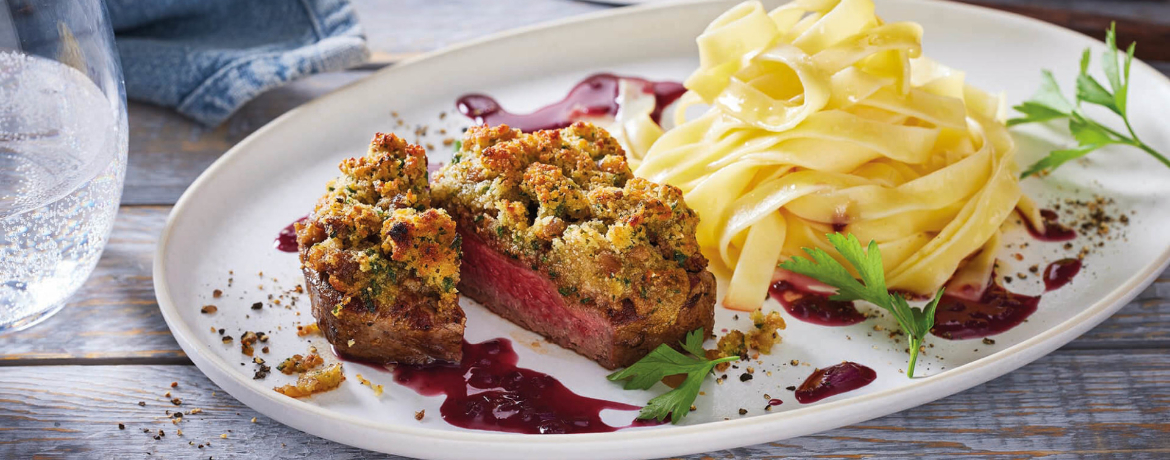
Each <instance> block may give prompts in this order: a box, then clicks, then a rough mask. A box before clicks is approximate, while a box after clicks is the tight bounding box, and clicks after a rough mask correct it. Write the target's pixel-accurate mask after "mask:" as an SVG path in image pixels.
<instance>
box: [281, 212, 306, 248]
mask: <svg viewBox="0 0 1170 460" xmlns="http://www.w3.org/2000/svg"><path fill="white" fill-rule="evenodd" d="M306 220H309V216H305V217H302V218H300V219H297V220H296V221H295V222H293V223H291V224H288V226H287V227H284V228H282V229H281V230H280V233H278V234H277V235H276V240H274V241H273V242H272V247H274V248H276V250H277V251H283V252H297V228H296V225H297V223H299V222H304V221H306Z"/></svg>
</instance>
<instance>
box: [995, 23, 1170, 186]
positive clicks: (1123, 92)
mask: <svg viewBox="0 0 1170 460" xmlns="http://www.w3.org/2000/svg"><path fill="white" fill-rule="evenodd" d="M1116 31H1117V24H1113V25H1110V26H1109V30H1107V31H1106V32H1105V54H1104V55H1103V56H1102V60H1101V68H1102V70H1103V71H1104V72H1105V78H1106V80H1107V81H1108V82H1109V88H1110V89H1105V87H1104V86H1102V85H1101V83H1100V82H1098V81H1097V79H1096V78H1093V77H1092V76H1090V75H1089V73H1088V70H1089V60H1090V54H1091V53H1090V51H1089V49H1088V48H1085V52H1084V54H1082V55H1081V73H1080V74H1079V75H1077V91H1076V104H1073V103H1070V102H1069V101H1068V99H1065V97H1064V96H1063V95H1061V94H1060V87H1059V86H1057V84H1056V79H1055V78H1053V77H1052V72H1050V71H1047V70H1045V71H1043V73H1042V75H1041V79H1040V89H1038V90H1036V95H1034V96H1032V99H1029V100H1028V101H1025V102H1024V103H1022V104H1020V105H1017V106H1015V107H1013V108H1014V109H1015V110H1016V111H1017V112H1020V113H1022V114H1023V115H1024V116H1022V117H1018V118H1012V119H1010V120H1008V122H1007V125H1008V126H1015V125H1020V124H1024V123H1033V122H1042V121H1052V120H1063V119H1068V130H1069V132H1071V133H1072V135H1073V138H1075V139H1076V140H1077V146H1076V147H1074V148H1069V149H1062V150H1054V151H1052V152H1049V153H1048V156H1046V157H1044V158H1043V159H1041V160H1040V161H1037V162H1036V163H1035V164H1033V165H1032V166H1029V167H1028V169H1026V170H1024V172H1023V173H1021V174H1020V178H1021V179H1023V178H1025V177H1028V176H1031V175H1033V174H1036V173H1039V172H1041V171H1045V170H1047V171H1052V170H1055V169H1056V168H1058V167H1060V165H1062V164H1064V163H1065V162H1067V161H1070V160H1075V159H1077V158H1080V157H1083V156H1085V155H1088V154H1089V152H1092V151H1094V150H1097V149H1099V148H1101V147H1104V146H1107V145H1112V144H1120V145H1128V146H1132V147H1137V148H1139V149H1142V150H1143V151H1145V152H1146V153H1149V154H1150V155H1152V156H1153V157H1154V158H1157V159H1158V161H1161V162H1162V164H1164V165H1166V166H1168V167H1170V159H1167V158H1166V156H1165V155H1162V154H1161V153H1158V151H1156V150H1154V148H1153V147H1150V146H1149V145H1147V144H1146V143H1145V142H1142V141H1141V139H1139V138H1138V135H1137V133H1135V132H1134V130H1133V126H1132V125H1130V122H1129V115H1128V112H1127V99H1128V96H1129V66H1130V64H1131V63H1132V62H1133V51H1134V49H1135V48H1136V45H1137V43H1130V45H1129V48H1128V49H1127V50H1126V52H1125V56H1124V57H1123V58H1124V60H1123V62H1122V63H1121V64H1119V63H1118V59H1119V56H1118V53H1117V33H1116ZM1110 90H1112V91H1110ZM1082 103H1088V104H1093V105H1099V106H1101V107H1105V108H1107V109H1109V110H1110V111H1112V112H1113V113H1116V114H1117V115H1119V116H1120V117H1121V119H1122V121H1124V122H1125V129H1126V130H1127V131H1129V135H1128V136H1126V135H1125V134H1122V133H1119V132H1117V131H1114V130H1112V129H1109V128H1108V127H1106V126H1104V125H1102V124H1100V123H1097V122H1096V121H1093V120H1090V119H1089V118H1088V117H1087V116H1086V115H1085V113H1084V112H1083V111H1082V110H1081V104H1082Z"/></svg>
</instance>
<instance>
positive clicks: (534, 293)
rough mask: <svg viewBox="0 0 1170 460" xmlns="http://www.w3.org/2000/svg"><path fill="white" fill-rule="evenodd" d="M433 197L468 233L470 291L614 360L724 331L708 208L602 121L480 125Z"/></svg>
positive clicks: (568, 343)
mask: <svg viewBox="0 0 1170 460" xmlns="http://www.w3.org/2000/svg"><path fill="white" fill-rule="evenodd" d="M432 196H433V198H434V199H435V202H436V204H437V205H439V206H441V207H443V208H444V209H446V210H447V212H448V213H449V214H450V215H451V216H453V217H454V218H455V219H456V221H457V222H458V228H459V232H460V233H461V234H462V235H463V239H464V243H465V244H464V258H465V259H464V263H463V266H462V273H461V277H462V282H461V283H460V284H459V289H460V291H461V292H463V293H464V294H466V295H468V296H470V297H472V298H474V299H476V300H477V301H479V302H480V303H482V304H484V305H485V306H486V307H488V308H489V309H491V310H492V311H494V312H496V313H497V314H499V315H501V316H503V317H505V318H507V319H509V320H511V321H513V322H515V323H517V324H519V325H520V326H522V327H525V328H527V329H529V330H532V331H534V332H537V333H540V334H542V335H544V336H546V337H548V338H549V339H550V340H552V341H554V342H556V343H558V344H560V345H562V346H565V347H567V348H570V349H573V350H575V351H577V352H578V353H581V354H582V355H584V356H586V357H589V358H591V359H594V360H596V361H597V362H598V363H600V364H601V365H603V366H605V367H607V368H615V367H621V366H626V365H628V364H631V363H633V362H634V361H636V360H638V359H639V358H641V357H642V356H643V355H645V354H646V353H647V352H649V351H650V350H652V349H654V348H655V347H657V346H658V345H660V344H662V343H668V344H672V345H673V344H676V343H678V341H680V340H681V339H682V338H683V337H684V336H685V335H686V333H687V332H689V331H692V330H695V329H699V328H702V329H703V330H704V331H705V332H706V333H708V334H709V333H710V332H711V329H712V327H713V323H714V303H715V282H714V277H713V276H712V275H711V273H710V272H708V271H707V269H706V267H707V260H706V259H705V258H704V257H703V256H702V254H700V253H699V247H698V243H697V241H696V239H695V227H696V225H697V223H698V217H697V216H696V215H695V213H694V211H692V210H691V209H690V208H688V207H687V206H686V204H685V203H684V202H683V198H682V193H681V192H680V191H679V190H678V189H677V188H675V187H671V186H668V185H659V184H655V183H652V182H649V181H646V180H643V179H640V178H635V177H633V174H632V173H631V172H630V169H629V167H628V166H627V164H626V159H625V155H624V153H623V152H622V150H621V147H619V146H618V145H617V142H616V141H615V140H614V139H613V138H612V137H610V136H609V134H608V133H606V132H605V131H604V130H602V129H600V128H597V127H594V126H592V125H589V124H586V123H576V124H574V125H572V126H570V127H568V128H565V129H563V130H549V131H539V132H536V133H533V134H523V133H521V132H520V131H518V130H513V129H509V128H508V127H507V126H497V127H486V126H484V127H475V128H472V129H470V130H468V132H467V133H466V135H465V137H464V140H463V143H462V149H461V151H460V152H458V153H457V154H456V155H455V157H454V158H453V159H452V162H451V164H448V165H447V166H445V167H444V168H443V169H442V170H440V171H439V172H438V173H437V174H436V175H435V177H434V180H433V182H432Z"/></svg>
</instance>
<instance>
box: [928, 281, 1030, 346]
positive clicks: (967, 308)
mask: <svg viewBox="0 0 1170 460" xmlns="http://www.w3.org/2000/svg"><path fill="white" fill-rule="evenodd" d="M994 280H995V276H994V275H992V281H991V283H990V285H988V286H987V289H986V290H984V291H983V295H982V296H981V297H980V298H979V300H978V301H972V300H967V299H962V298H959V297H954V296H949V295H943V298H942V300H941V301H939V303H938V309H937V310H935V313H934V328H932V329H931V330H930V333H931V334H934V335H936V336H938V337H942V338H944V339H948V340H962V339H978V338H982V337H987V336H992V335H996V334H999V333H1001V332H1004V331H1007V330H1009V329H1011V328H1013V327H1016V326H1019V325H1020V323H1023V322H1024V320H1026V319H1028V317H1029V316H1032V313H1035V312H1036V306H1037V305H1038V304H1039V303H1040V296H1028V295H1023V294H1016V293H1012V292H1009V291H1008V290H1007V289H1004V288H1003V286H1000V285H999V284H997V283H995V281H994Z"/></svg>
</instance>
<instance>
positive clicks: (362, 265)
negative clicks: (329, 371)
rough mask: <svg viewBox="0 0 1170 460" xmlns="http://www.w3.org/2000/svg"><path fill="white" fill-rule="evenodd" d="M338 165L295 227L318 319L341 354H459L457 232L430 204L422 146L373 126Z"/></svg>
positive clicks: (453, 357)
mask: <svg viewBox="0 0 1170 460" xmlns="http://www.w3.org/2000/svg"><path fill="white" fill-rule="evenodd" d="M339 168H340V169H341V173H342V174H341V176H339V177H338V178H337V179H334V180H332V181H330V182H329V184H328V186H327V189H328V192H327V193H326V194H325V195H324V196H322V197H321V199H320V200H318V202H317V206H316V208H315V209H314V211H313V213H312V214H310V215H309V218H308V219H307V220H306V221H305V222H304V223H303V224H297V227H296V230H297V243H298V246H299V250H300V251H299V253H300V260H301V267H302V271H303V272H304V275H305V282H306V286H307V287H308V291H309V299H310V301H311V302H312V307H313V308H312V312H313V317H314V318H316V319H317V325H318V327H319V328H320V329H321V331H322V333H324V335H325V338H326V339H328V340H329V343H331V344H332V345H333V347H334V349H335V350H336V351H337V352H338V353H339V354H341V355H343V356H345V357H349V358H353V359H358V360H363V361H371V362H377V363H389V362H394V363H403V364H428V363H431V362H435V361H452V362H458V361H459V360H460V359H461V358H462V355H463V350H462V343H463V329H464V324H465V323H466V317H465V316H464V313H463V310H462V309H460V308H459V303H458V297H459V296H458V292H457V291H456V285H457V284H458V283H459V251H460V238H459V235H458V234H457V233H456V231H455V222H454V221H453V220H452V219H451V218H450V217H449V216H448V215H447V213H446V212H444V211H443V210H439V209H426V208H428V207H429V206H430V192H429V189H428V186H427V180H426V175H427V159H426V156H425V153H424V152H423V149H422V148H421V147H419V146H416V145H410V144H407V143H406V142H405V141H403V140H402V139H400V138H398V137H397V136H394V135H393V134H390V135H387V134H381V133H379V134H378V135H377V136H376V137H375V138H374V141H373V142H372V143H371V144H370V150H369V152H368V153H367V154H366V156H364V157H360V158H351V159H348V160H345V161H342V162H341V165H340V166H339Z"/></svg>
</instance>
